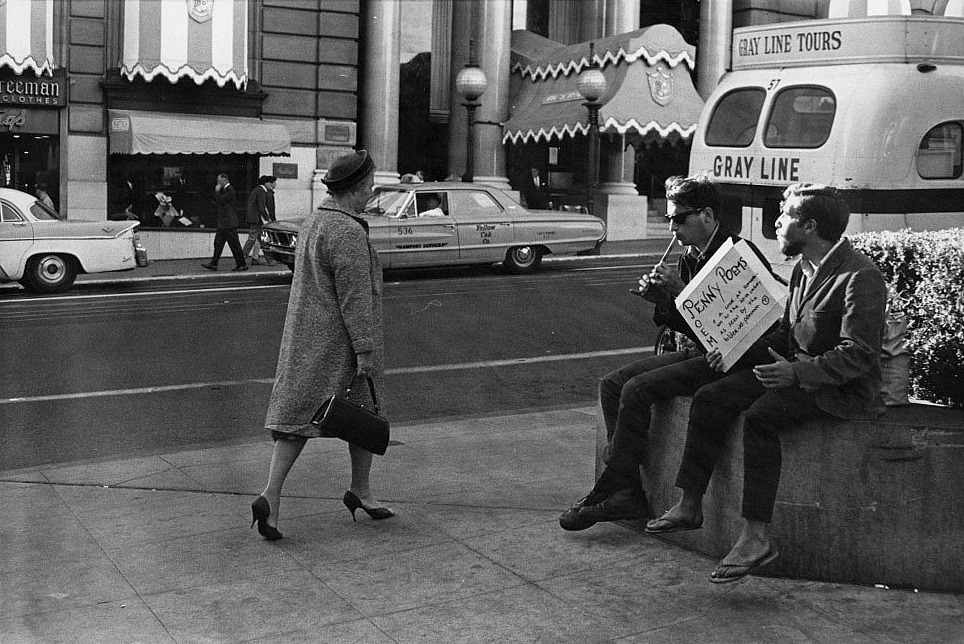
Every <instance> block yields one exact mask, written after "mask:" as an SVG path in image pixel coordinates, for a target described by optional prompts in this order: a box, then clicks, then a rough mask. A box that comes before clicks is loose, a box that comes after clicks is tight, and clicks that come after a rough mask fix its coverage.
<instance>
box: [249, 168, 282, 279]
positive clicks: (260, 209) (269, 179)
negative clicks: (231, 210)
mask: <svg viewBox="0 0 964 644" xmlns="http://www.w3.org/2000/svg"><path fill="white" fill-rule="evenodd" d="M276 181H277V179H275V177H273V176H271V175H270V174H269V175H264V176H262V177H261V178H259V179H258V185H257V186H255V188H254V190H252V191H251V194H250V195H248V209H247V222H248V239H247V241H245V242H244V256H245V257H250V258H251V260H250V263H251V265H256V264H260V263H261V260H259V259H258V256H259V255H261V254H262V253H261V245H260V244H259V243H258V240H259V239H261V228H262V227H263V226H264V224H266V223H269V222H272V221H274V220H275V213H274V187H275V182H276ZM265 262H266V263H267V264H274V263H275V262H273V261H271V260H265Z"/></svg>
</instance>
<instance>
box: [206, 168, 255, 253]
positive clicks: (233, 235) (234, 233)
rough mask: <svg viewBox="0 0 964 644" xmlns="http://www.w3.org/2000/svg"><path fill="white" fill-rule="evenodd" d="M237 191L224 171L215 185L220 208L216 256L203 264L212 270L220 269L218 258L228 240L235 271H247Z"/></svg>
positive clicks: (216, 202) (215, 243) (216, 236)
mask: <svg viewBox="0 0 964 644" xmlns="http://www.w3.org/2000/svg"><path fill="white" fill-rule="evenodd" d="M236 201H237V193H235V191H234V186H232V185H231V181H230V180H229V179H228V175H226V174H224V173H223V172H222V173H221V174H219V175H218V182H217V184H216V185H215V186H214V203H215V204H216V205H217V209H218V230H217V232H216V233H215V234H214V256H213V257H212V258H211V261H210V262H208V263H205V264H201V266H203V267H204V268H207V269H209V270H212V271H216V270H218V260H219V259H221V252H222V251H223V250H224V244H225V242H227V244H228V246H229V247H230V248H231V254H232V255H234V261H235V264H236V266H235V267H234V268H232V269H231V270H233V271H246V270H248V265H247V264H246V263H245V262H244V252H243V251H242V250H241V240H239V239H238V213H237V208H236V205H235V203H236Z"/></svg>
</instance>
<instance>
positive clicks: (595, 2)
mask: <svg viewBox="0 0 964 644" xmlns="http://www.w3.org/2000/svg"><path fill="white" fill-rule="evenodd" d="M579 9H580V16H579V33H580V37H579V42H588V41H590V40H596V39H598V38H602V37H603V36H604V35H606V34H604V33H603V30H604V29H605V27H606V15H605V12H606V6H605V4H604V0H583V1H582V3H581V4H580V6H579Z"/></svg>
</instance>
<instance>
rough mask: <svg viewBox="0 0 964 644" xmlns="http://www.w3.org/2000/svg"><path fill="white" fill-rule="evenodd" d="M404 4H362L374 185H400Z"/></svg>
mask: <svg viewBox="0 0 964 644" xmlns="http://www.w3.org/2000/svg"><path fill="white" fill-rule="evenodd" d="M400 28H401V3H399V2H396V1H395V0H365V2H363V3H362V28H361V32H362V43H363V46H364V52H365V53H364V59H363V60H362V61H361V66H362V73H361V78H362V79H363V83H364V84H363V87H362V96H363V100H362V101H361V103H362V114H361V130H362V141H361V144H362V147H363V148H365V149H366V150H368V153H369V154H370V155H371V157H372V160H373V161H374V162H375V168H376V169H375V183H376V184H385V183H396V182H397V181H398V93H399V67H398V66H399V59H400V50H401V45H400V43H401V29H400Z"/></svg>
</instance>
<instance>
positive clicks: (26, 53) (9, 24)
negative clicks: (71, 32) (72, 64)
mask: <svg viewBox="0 0 964 644" xmlns="http://www.w3.org/2000/svg"><path fill="white" fill-rule="evenodd" d="M0 25H2V26H0V67H8V68H10V69H12V70H13V71H14V72H15V73H17V74H22V73H23V72H24V71H25V70H27V69H32V70H33V71H34V72H35V73H36V74H37V75H38V76H39V75H40V74H44V73H46V74H52V73H53V70H54V68H55V67H56V65H55V64H54V3H53V0H33V1H32V2H23V1H22V0H18V1H15V2H10V1H9V0H8V1H5V2H0Z"/></svg>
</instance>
